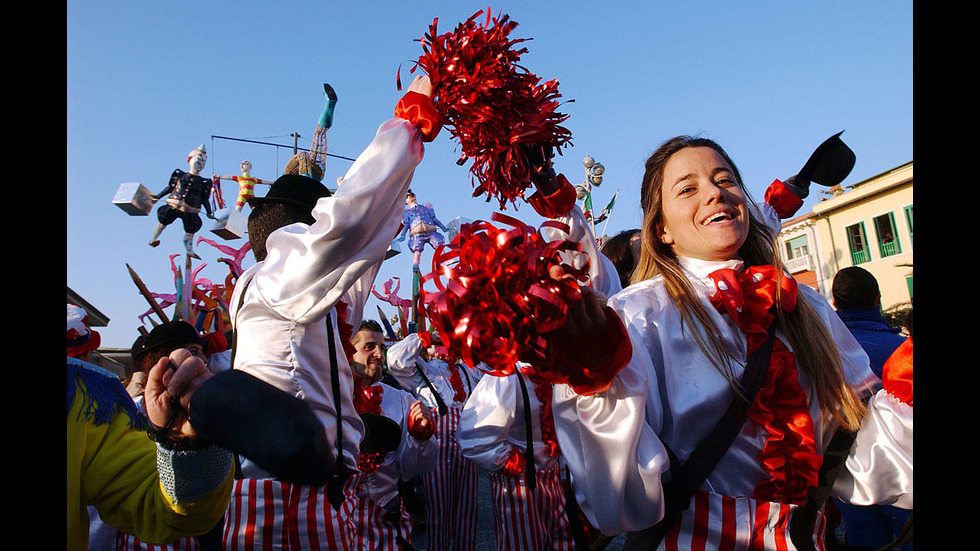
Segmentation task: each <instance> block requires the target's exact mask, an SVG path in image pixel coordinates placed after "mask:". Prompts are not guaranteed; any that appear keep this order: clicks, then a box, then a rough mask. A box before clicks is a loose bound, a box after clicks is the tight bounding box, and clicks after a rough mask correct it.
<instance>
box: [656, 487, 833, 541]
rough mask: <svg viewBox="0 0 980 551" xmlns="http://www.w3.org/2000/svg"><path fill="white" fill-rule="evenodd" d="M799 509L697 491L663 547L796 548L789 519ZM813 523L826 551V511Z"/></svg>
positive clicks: (816, 539)
mask: <svg viewBox="0 0 980 551" xmlns="http://www.w3.org/2000/svg"><path fill="white" fill-rule="evenodd" d="M796 508H797V506H796V505H787V504H783V503H775V502H768V501H756V500H754V499H751V498H744V497H740V498H734V497H727V496H722V495H719V494H714V493H711V492H706V491H704V490H698V492H697V493H696V494H695V495H694V498H693V499H692V500H691V505H690V507H688V509H687V511H685V512H684V513H683V515H682V516H681V518H680V519H679V521H678V522H675V523H674V526H672V527H671V528H670V530H668V531H667V535H666V536H665V537H664V542H663V543H662V544H661V546H660V549H664V550H666V551H671V550H675V549H677V550H679V549H692V550H693V549H702V550H703V549H717V550H719V551H728V550H746V551H793V550H795V549H796V547H795V546H794V545H793V542H792V541H791V540H790V535H789V520H790V518H791V517H792V514H793V511H794V510H796ZM814 524H815V525H814V529H813V533H814V539H813V541H814V545H815V547H816V549H817V550H818V551H824V550H825V549H826V547H825V546H824V539H825V535H826V531H827V519H826V517H825V516H824V515H823V513H817V517H816V520H815V522H814Z"/></svg>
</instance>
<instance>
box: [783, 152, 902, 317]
mask: <svg viewBox="0 0 980 551" xmlns="http://www.w3.org/2000/svg"><path fill="white" fill-rule="evenodd" d="M812 192H821V193H825V194H826V195H828V197H827V198H825V199H823V200H822V201H820V202H819V203H817V204H816V205H815V206H814V207H813V210H812V211H811V212H809V213H807V214H804V215H802V216H799V217H797V218H794V219H791V220H787V221H786V222H784V223H783V227H782V231H781V232H780V234H779V240H780V245H781V247H780V254H781V256H782V260H783V262H784V263H785V265H786V269H787V270H788V271H789V272H790V273H792V274H793V276H794V277H795V278H796V280H797V281H798V282H799V283H801V284H805V285H809V286H811V287H813V288H814V289H817V290H818V291H820V293H821V294H823V295H824V296H825V297H827V299H828V300H832V298H833V297H832V295H831V285H832V283H833V280H834V275H835V274H837V272H838V271H840V270H841V269H842V268H845V267H848V266H860V267H862V268H864V269H866V270H868V271H869V272H871V273H872V274H873V275H874V276H875V278H876V279H877V280H878V286H879V287H880V289H881V306H882V309H884V310H885V311H888V310H893V309H902V308H904V307H907V306H908V305H909V304H910V302H911V300H912V296H913V289H912V251H913V241H912V236H913V231H912V218H913V217H912V204H913V201H912V162H909V163H907V164H904V165H901V166H899V167H896V168H894V169H892V170H889V171H887V172H884V173H881V174H879V175H877V176H874V177H872V178H869V179H867V180H864V181H862V182H858V183H856V184H854V185H852V186H848V187H847V188H841V187H837V188H834V189H831V190H829V191H826V190H820V189H819V188H817V187H816V186H812V187H811V193H812Z"/></svg>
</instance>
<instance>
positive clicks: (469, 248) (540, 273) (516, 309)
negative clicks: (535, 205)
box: [419, 213, 588, 382]
mask: <svg viewBox="0 0 980 551" xmlns="http://www.w3.org/2000/svg"><path fill="white" fill-rule="evenodd" d="M492 219H493V220H495V221H498V222H504V223H506V224H507V225H509V226H512V227H511V228H498V227H496V226H494V225H492V224H490V223H489V222H485V221H476V222H473V223H470V224H463V225H462V226H461V227H460V231H459V234H458V235H457V236H456V238H454V239H453V241H452V243H450V244H447V245H442V246H440V247H439V248H437V249H436V251H435V252H434V254H433V258H432V272H431V273H429V274H426V275H425V276H423V278H422V280H421V282H420V289H419V297H420V300H421V303H422V308H423V310H424V311H425V315H426V318H427V319H428V320H429V322H430V324H431V325H432V326H433V327H434V328H435V329H436V330H437V331H438V332H439V336H440V337H441V339H442V342H443V343H444V344H445V345H446V346H447V347H448V349H449V352H450V354H451V355H452V356H454V357H457V358H460V359H461V360H462V361H464V362H466V363H467V364H468V365H469V366H471V367H476V365H477V364H479V363H480V362H483V363H485V364H486V366H487V368H488V369H489V371H490V373H491V374H496V375H506V374H510V373H513V371H514V369H515V368H516V366H515V364H516V363H517V362H524V363H527V364H530V365H531V366H533V368H534V371H535V372H536V374H537V376H538V377H540V378H541V380H544V381H552V382H554V381H558V380H562V379H561V378H560V377H558V376H557V375H556V373H555V371H554V369H553V366H552V365H551V362H552V361H553V359H552V358H553V357H554V356H555V354H553V351H554V350H553V346H554V345H553V344H552V343H551V342H549V340H548V339H547V338H546V336H545V334H546V333H548V332H551V331H554V330H555V329H558V328H560V327H561V326H562V325H564V324H565V321H566V319H567V314H568V310H569V308H570V307H571V306H572V305H574V304H575V302H576V301H578V300H581V297H582V295H581V290H580V289H579V282H580V281H585V280H586V279H587V274H588V267H587V266H586V267H584V268H582V269H581V270H573V269H572V268H570V267H569V266H567V265H562V258H561V253H562V252H563V251H578V250H579V248H580V247H579V244H578V243H573V242H569V241H550V242H549V241H546V240H545V238H544V237H543V236H542V235H541V233H540V231H539V230H538V229H537V228H534V227H532V226H528V225H526V224H524V223H522V222H520V221H518V220H515V219H513V218H510V217H507V216H504V215H502V214H500V213H494V215H493V218H492ZM544 224H546V225H557V226H562V224H560V223H559V222H554V221H547V222H545V223H544ZM555 265H561V266H562V268H563V269H564V271H565V273H568V274H571V275H572V276H573V277H572V278H564V279H561V280H556V279H553V278H552V277H551V274H550V273H549V270H550V268H551V267H552V266H555ZM430 282H431V283H433V284H434V285H435V286H436V287H437V290H436V291H432V292H429V291H427V290H426V289H425V286H426V284H428V283H430Z"/></svg>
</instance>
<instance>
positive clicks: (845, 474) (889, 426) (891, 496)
mask: <svg viewBox="0 0 980 551" xmlns="http://www.w3.org/2000/svg"><path fill="white" fill-rule="evenodd" d="M845 467H846V469H842V470H841V473H840V474H839V475H838V476H837V480H836V481H835V484H834V493H835V494H836V495H837V496H838V497H840V498H841V499H843V500H844V501H847V502H849V503H852V504H854V505H894V506H896V507H901V508H902V509H912V406H910V405H909V404H906V403H904V402H901V401H900V400H898V399H896V398H895V397H894V396H891V395H890V394H888V392H887V391H886V390H884V389H882V390H879V391H878V392H877V393H875V395H874V397H872V398H871V402H870V404H869V411H868V414H867V415H866V416H865V418H864V420H863V421H862V423H861V429H860V430H859V431H858V433H857V436H856V438H855V442H854V446H853V447H852V448H851V454H850V455H849V456H848V458H847V461H846V462H845Z"/></svg>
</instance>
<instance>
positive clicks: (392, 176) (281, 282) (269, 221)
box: [228, 77, 441, 548]
mask: <svg viewBox="0 0 980 551" xmlns="http://www.w3.org/2000/svg"><path fill="white" fill-rule="evenodd" d="M431 96H432V89H431V85H430V84H429V82H428V78H426V77H418V78H416V80H415V82H413V83H412V85H411V86H410V87H409V89H408V91H407V93H406V94H405V96H404V97H402V98H401V100H400V101H399V102H398V106H397V107H396V109H395V117H394V118H393V119H390V120H388V121H387V122H385V123H384V124H382V125H381V127H380V128H379V130H378V132H377V135H376V136H375V138H374V141H372V143H371V144H370V145H368V147H367V149H366V150H365V151H364V152H363V153H362V154H361V155H360V156H359V157H358V159H357V161H355V162H354V163H353V165H352V166H351V168H350V170H349V171H348V172H347V174H346V175H345V176H344V178H343V183H342V184H341V185H340V188H339V189H338V190H337V192H336V193H334V194H330V192H329V191H328V190H327V189H326V187H325V186H324V185H323V184H322V183H321V182H320V181H319V180H318V179H315V178H313V177H310V176H306V175H303V174H300V173H290V174H284V175H283V176H282V177H280V178H279V179H278V180H276V182H274V183H273V184H272V186H271V187H270V188H269V191H268V193H267V194H266V196H265V197H254V198H252V200H251V201H250V202H249V204H250V205H251V206H252V209H253V210H252V213H251V214H250V216H249V230H248V231H249V240H250V242H251V243H252V250H253V252H254V254H255V258H256V260H257V261H258V262H257V263H256V264H255V265H253V266H252V267H251V268H249V269H248V270H246V271H245V272H244V273H242V275H241V276H240V277H239V279H238V283H237V284H236V286H235V292H234V295H233V297H232V300H231V304H230V307H231V322H232V325H233V327H234V336H233V340H234V343H233V347H234V360H233V366H232V367H233V371H236V372H239V373H245V374H248V375H250V376H252V377H254V378H255V379H257V380H259V381H262V382H264V383H265V384H267V385H270V386H272V387H275V388H276V389H278V390H280V391H283V392H284V393H287V394H289V395H290V396H294V397H296V398H298V399H301V400H302V401H303V402H304V403H306V404H308V405H309V407H310V408H311V409H312V411H313V413H314V414H315V416H316V418H317V419H318V421H319V424H320V427H321V428H322V431H323V436H324V437H325V439H326V441H327V442H328V444H329V449H330V450H331V453H332V454H333V456H334V458H335V459H336V460H335V461H334V463H333V465H334V467H335V471H334V475H333V476H332V477H331V478H330V479H329V480H328V482H327V483H326V484H325V485H316V486H314V485H309V484H303V485H299V486H297V485H290V484H289V483H290V482H291V481H290V480H288V479H284V478H283V477H282V476H275V474H274V473H270V472H268V471H267V470H266V469H263V468H262V467H261V466H259V465H258V464H257V463H256V462H254V461H250V460H249V458H248V456H247V455H246V456H245V458H243V460H242V466H241V472H242V475H243V476H244V477H245V478H247V479H259V480H262V481H263V484H258V485H257V487H258V490H259V492H258V493H254V492H253V493H247V492H246V491H245V490H243V488H246V487H247V486H248V484H247V481H241V483H240V484H239V486H238V487H237V489H236V492H235V495H234V496H233V497H232V500H233V502H234V501H235V500H237V499H241V500H245V501H247V502H248V506H249V507H250V508H251V507H254V508H255V510H254V512H255V516H254V517H248V516H243V517H242V518H241V519H240V520H236V519H232V522H237V525H230V526H229V527H228V529H229V532H230V537H234V534H236V533H244V532H246V531H248V532H252V533H254V534H256V536H257V537H258V536H259V535H260V534H263V533H272V532H274V533H275V536H274V538H275V540H274V541H264V542H262V544H263V545H271V546H274V547H277V548H278V547H280V546H285V547H284V548H288V545H289V544H290V543H297V542H298V544H299V545H300V547H302V548H309V547H312V546H313V545H315V544H316V543H317V542H316V541H314V539H316V540H318V542H319V544H323V542H325V541H329V540H330V539H331V538H344V539H347V541H348V542H349V541H351V539H350V537H349V535H348V533H347V532H348V528H347V526H346V522H347V519H346V516H345V513H344V511H345V510H349V509H348V507H347V506H342V505H343V502H344V501H348V502H351V501H352V500H356V495H355V490H356V487H357V485H358V484H359V483H360V473H358V471H357V469H358V458H359V456H360V451H359V445H360V441H361V438H362V435H363V434H364V430H365V429H364V423H363V422H362V420H361V418H360V416H359V415H358V412H357V411H356V410H355V408H354V402H353V396H354V375H353V373H352V371H351V367H350V361H349V350H348V348H345V347H349V346H350V339H351V337H352V336H353V328H354V327H357V326H358V325H359V324H360V322H361V319H362V312H363V308H364V304H365V302H366V301H367V299H368V297H369V296H370V292H371V285H372V283H373V281H374V278H375V276H376V275H377V273H378V270H379V268H380V264H381V261H382V260H383V259H384V256H385V253H386V251H387V250H388V246H389V244H390V243H391V241H392V239H393V238H394V237H395V234H396V233H397V231H398V226H399V223H400V221H401V214H402V211H403V210H404V201H405V195H406V193H407V192H408V188H409V184H410V183H411V180H412V176H413V174H414V171H415V167H416V165H418V163H419V162H420V161H421V159H422V155H423V151H424V148H423V142H426V141H431V140H432V139H433V138H434V137H435V135H436V134H437V133H438V130H439V128H440V127H441V124H439V117H438V115H437V114H436V112H435V109H434V107H433V104H432V101H431ZM270 485H272V486H283V485H286V486H289V487H290V488H287V489H288V490H289V491H292V492H299V493H300V499H299V500H290V501H289V503H286V502H284V500H283V499H281V498H282V497H283V496H284V495H288V494H289V491H286V492H284V491H283V488H273V487H270ZM266 492H268V493H266ZM267 500H272V501H278V503H276V505H275V509H265V508H264V507H265V506H266V505H267V504H268V503H269V501H267ZM325 501H329V502H330V504H331V505H333V507H330V506H323V505H324V502H325ZM311 502H315V503H319V504H320V506H319V507H318V512H317V513H315V514H316V518H317V526H316V530H314V533H309V534H308V533H306V531H305V530H304V533H302V534H300V533H298V532H297V533H287V532H288V530H284V529H283V528H288V526H283V518H286V517H290V515H293V514H299V515H300V516H301V517H306V516H307V514H309V515H314V513H313V511H306V510H305V508H304V510H303V511H292V512H284V511H283V507H286V508H289V507H290V506H292V507H300V506H301V505H302V507H305V506H306V504H308V503H311ZM290 503H291V504H292V505H290ZM250 511H251V509H250ZM265 528H272V529H273V530H272V532H264V529H265ZM279 538H282V539H281V540H280V539H279ZM257 543H258V542H257Z"/></svg>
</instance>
